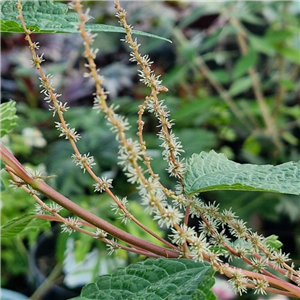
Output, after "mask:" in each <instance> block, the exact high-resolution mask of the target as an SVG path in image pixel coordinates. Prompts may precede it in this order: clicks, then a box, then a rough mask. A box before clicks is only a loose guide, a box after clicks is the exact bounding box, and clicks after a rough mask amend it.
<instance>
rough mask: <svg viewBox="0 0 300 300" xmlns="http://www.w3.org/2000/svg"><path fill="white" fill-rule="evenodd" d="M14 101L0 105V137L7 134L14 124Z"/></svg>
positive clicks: (15, 119)
mask: <svg viewBox="0 0 300 300" xmlns="http://www.w3.org/2000/svg"><path fill="white" fill-rule="evenodd" d="M15 106H16V102H15V101H12V100H10V101H9V102H5V103H2V104H1V105H0V120H1V126H0V128H1V130H0V131H1V137H3V136H4V135H5V134H7V133H8V132H9V131H10V130H11V129H12V128H13V127H14V126H15V125H16V124H17V119H18V117H17V116H16V111H17V110H16V107H15Z"/></svg>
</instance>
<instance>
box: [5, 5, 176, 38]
mask: <svg viewBox="0 0 300 300" xmlns="http://www.w3.org/2000/svg"><path fill="white" fill-rule="evenodd" d="M22 6H23V8H22V13H23V16H24V20H25V24H26V26H27V28H28V29H30V30H31V31H33V32H34V33H51V32H52V33H54V32H56V33H78V32H79V31H78V28H77V24H78V20H79V18H78V15H77V13H75V12H69V11H68V5H67V4H65V3H58V2H53V0H48V1H38V0H35V1H22ZM0 8H1V12H0V17H1V32H24V30H23V27H22V24H21V22H20V21H19V20H18V19H17V18H16V17H17V15H18V10H17V8H16V7H15V1H11V0H6V1H1V3H0ZM86 29H87V30H90V31H91V32H117V33H125V29H124V28H122V27H119V26H112V25H105V24H86ZM132 33H133V34H136V35H144V36H148V37H151V38H157V39H161V40H164V41H168V42H171V41H170V40H169V39H166V38H163V37H160V36H157V35H154V34H150V33H147V32H142V31H138V30H133V31H132Z"/></svg>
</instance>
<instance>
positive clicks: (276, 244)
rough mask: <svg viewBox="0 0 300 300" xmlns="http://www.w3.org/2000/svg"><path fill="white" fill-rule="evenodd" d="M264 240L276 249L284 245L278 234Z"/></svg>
mask: <svg viewBox="0 0 300 300" xmlns="http://www.w3.org/2000/svg"><path fill="white" fill-rule="evenodd" d="M264 242H265V243H266V244H267V245H268V246H269V247H270V248H271V249H273V250H275V251H278V250H279V249H280V248H281V247H282V246H283V244H282V243H281V242H280V241H279V240H278V236H277V235H275V234H272V235H270V236H268V237H266V238H265V239H264Z"/></svg>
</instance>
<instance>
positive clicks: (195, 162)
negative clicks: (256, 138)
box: [184, 150, 300, 195]
mask: <svg viewBox="0 0 300 300" xmlns="http://www.w3.org/2000/svg"><path fill="white" fill-rule="evenodd" d="M186 169H187V171H186V173H185V176H184V185H185V191H186V193H187V194H188V195H191V194H194V193H199V192H205V191H212V190H240V191H241V190H245V191H267V192H276V193H284V194H293V195H300V161H298V162H287V163H284V164H281V165H278V166H272V165H253V164H239V163H236V162H234V161H231V160H229V159H228V158H227V157H226V156H225V155H224V154H221V153H220V154H218V153H216V152H215V151H213V150H212V151H210V152H201V153H200V154H193V155H192V156H191V157H190V158H189V159H188V161H187V165H186Z"/></svg>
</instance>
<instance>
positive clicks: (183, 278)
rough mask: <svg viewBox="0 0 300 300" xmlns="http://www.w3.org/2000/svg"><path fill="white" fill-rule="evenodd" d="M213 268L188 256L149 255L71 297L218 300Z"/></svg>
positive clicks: (106, 299)
mask: <svg viewBox="0 0 300 300" xmlns="http://www.w3.org/2000/svg"><path fill="white" fill-rule="evenodd" d="M213 275H214V270H213V269H212V267H211V266H210V264H208V263H204V262H194V261H191V260H188V259H167V258H159V259H152V258H151V259H147V260H146V261H145V262H142V263H135V264H131V265H129V266H128V267H126V268H122V269H117V270H115V271H114V272H113V273H112V274H111V275H104V276H100V277H99V278H98V279H97V280H96V283H92V284H88V285H86V286H85V287H84V288H83V290H82V292H81V295H80V297H76V298H73V299H72V300H92V299H99V300H100V299H105V300H147V299H149V300H150V299H151V300H162V299H165V300H191V299H195V300H196V299H197V300H205V299H206V300H215V299H216V297H215V295H214V294H213V292H212V291H211V287H212V286H213V284H214V278H213Z"/></svg>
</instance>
